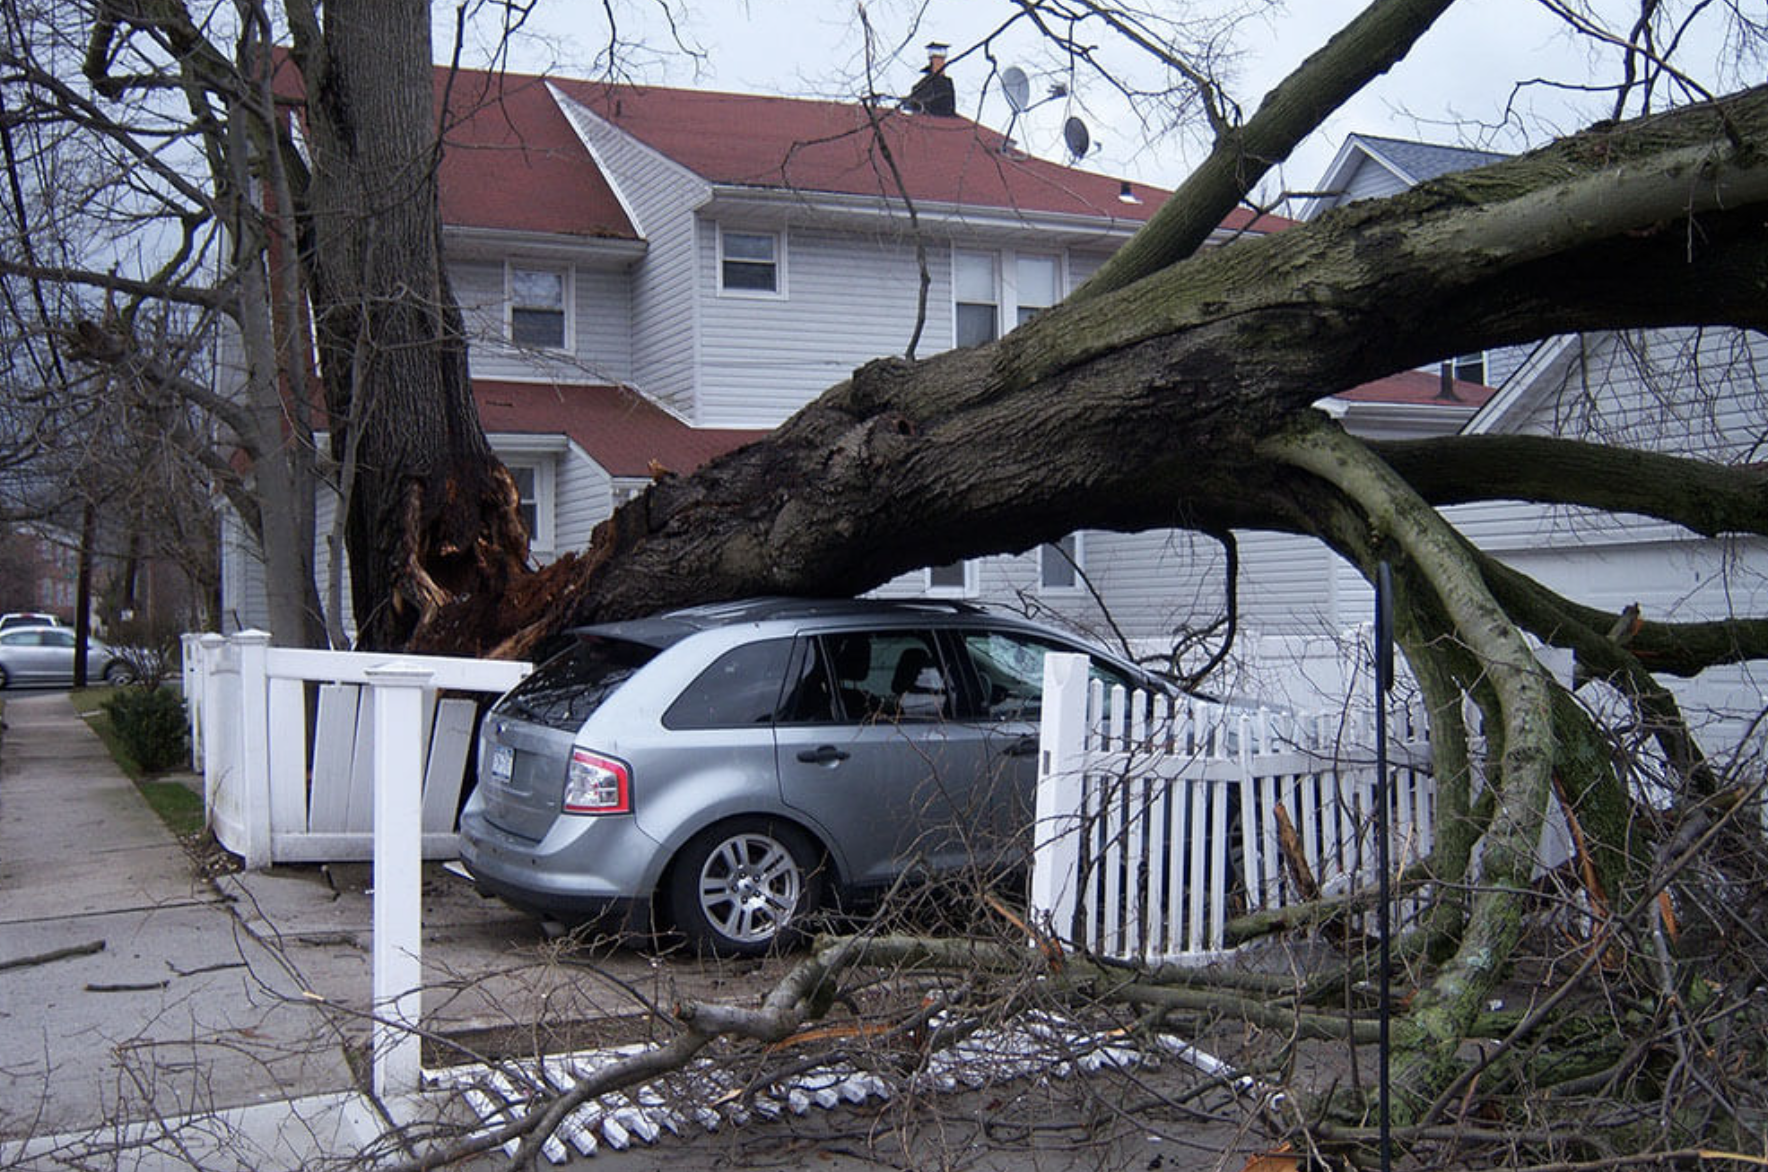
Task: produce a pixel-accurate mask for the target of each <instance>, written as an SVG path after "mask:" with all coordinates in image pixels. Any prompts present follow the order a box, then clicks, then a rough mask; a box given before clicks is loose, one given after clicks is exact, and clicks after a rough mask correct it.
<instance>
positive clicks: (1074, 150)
mask: <svg viewBox="0 0 1768 1172" xmlns="http://www.w3.org/2000/svg"><path fill="white" fill-rule="evenodd" d="M1062 141H1063V142H1066V143H1067V144H1068V153H1069V154H1070V155H1073V156H1074V157H1075V158H1076V159H1081V158H1085V157H1086V153H1087V148H1088V147H1090V146H1092V145H1093V136H1092V135H1090V134H1088V133H1087V124H1086V123H1085V122H1082V121H1081V120H1080V119H1079V118H1070V119H1069V120H1068V121H1066V122H1064V123H1063V124H1062Z"/></svg>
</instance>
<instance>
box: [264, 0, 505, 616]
mask: <svg viewBox="0 0 1768 1172" xmlns="http://www.w3.org/2000/svg"><path fill="white" fill-rule="evenodd" d="M289 9H290V17H291V27H292V29H293V32H294V39H295V51H294V56H295V60H296V61H297V62H298V64H299V66H300V68H301V72H302V77H303V80H304V82H305V91H306V97H307V101H306V119H307V120H306V126H307V131H308V142H309V145H310V149H311V151H312V158H313V164H312V169H311V179H310V182H309V184H308V186H307V188H306V190H305V191H304V192H302V193H298V195H297V199H298V200H299V203H300V212H301V216H302V219H303V223H304V227H305V237H306V239H308V240H309V241H311V248H310V251H308V252H307V253H306V254H305V271H306V275H307V277H308V280H309V285H310V289H311V292H312V299H313V307H314V320H315V331H316V334H317V338H318V347H319V356H320V364H319V365H320V376H321V381H322V383H323V386H324V392H325V406H326V415H327V421H328V424H329V428H330V441H331V447H332V453H333V456H334V458H335V459H337V460H338V462H339V464H340V465H341V466H344V467H346V468H347V469H348V474H349V475H350V477H351V479H350V482H349V483H348V484H346V485H345V486H344V499H345V501H346V502H347V508H348V518H347V521H346V532H347V536H348V546H349V549H350V553H351V560H350V582H351V589H352V597H353V600H354V605H355V610H356V623H357V639H358V642H359V643H360V644H361V645H364V646H368V647H396V646H400V645H402V644H403V643H404V642H405V641H406V638H407V637H408V635H409V634H410V632H411V630H412V628H413V627H414V626H415V625H416V624H417V622H418V621H419V619H420V618H421V617H423V615H425V614H426V613H428V612H429V611H430V610H432V609H433V608H435V607H436V606H438V605H440V604H441V603H442V602H443V601H445V600H446V599H447V598H450V597H454V596H459V595H473V594H485V593H492V594H495V593H496V592H497V591H498V590H500V589H501V588H502V586H503V584H504V582H505V581H507V579H508V577H509V576H510V575H511V574H512V573H513V572H516V571H518V570H519V569H520V568H521V566H522V564H523V563H524V562H525V561H526V558H527V541H526V536H525V534H524V533H523V532H522V529H521V525H520V521H519V520H518V513H517V500H516V496H515V489H514V485H513V483H512V482H511V481H510V480H509V477H508V475H507V474H506V473H505V472H504V471H503V469H502V466H501V465H500V464H499V463H498V462H497V460H496V459H495V457H494V456H493V455H492V453H491V449H490V445H489V444H488V443H487V441H486V439H485V435H484V432H483V431H482V430H481V428H480V425H479V416H478V409H477V407H476V405H475V404H474V401H473V396H472V385H471V381H470V379H469V377H468V371H467V355H466V342H465V337H464V327H463V324H462V320H461V315H460V310H459V308H458V307H457V306H456V304H455V302H454V297H453V294H452V292H451V291H450V289H449V286H448V280H447V277H446V274H445V272H444V270H443V268H442V263H441V215H440V205H439V199H438V190H437V171H436V166H437V162H438V159H439V154H438V145H437V115H436V112H435V106H434V103H435V98H434V92H433V88H432V83H431V77H432V67H431V65H430V38H429V27H430V26H429V20H430V8H429V5H428V4H427V3H425V2H424V0H342V2H341V3H333V2H329V0H328V3H327V4H326V5H325V8H324V13H323V27H321V22H320V17H319V14H318V13H316V12H315V11H314V9H313V8H312V7H309V6H308V5H307V4H305V3H292V4H290V5H289ZM346 454H348V456H349V459H347V460H346V459H345V456H346Z"/></svg>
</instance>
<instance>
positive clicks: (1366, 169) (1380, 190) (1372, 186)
mask: <svg viewBox="0 0 1768 1172" xmlns="http://www.w3.org/2000/svg"><path fill="white" fill-rule="evenodd" d="M1361 158H1362V161H1361V162H1360V163H1359V164H1358V165H1357V167H1356V169H1355V170H1353V171H1352V172H1351V174H1350V177H1349V178H1348V179H1346V180H1345V182H1344V186H1343V188H1342V190H1341V192H1340V193H1339V194H1338V196H1337V198H1336V199H1335V200H1333V202H1332V205H1331V206H1335V207H1336V206H1338V205H1341V204H1347V203H1350V202H1351V201H1353V200H1359V199H1381V198H1384V197H1386V196H1390V195H1398V194H1399V193H1400V192H1402V191H1405V190H1406V189H1407V187H1409V186H1410V184H1408V183H1407V182H1406V181H1405V180H1404V179H1402V178H1400V176H1398V175H1396V174H1394V173H1393V172H1392V171H1391V170H1389V169H1388V168H1387V167H1385V166H1384V165H1382V164H1381V163H1378V162H1376V161H1375V160H1374V159H1371V158H1370V157H1369V156H1367V155H1363V156H1361ZM1315 214H1318V212H1316V213H1315Z"/></svg>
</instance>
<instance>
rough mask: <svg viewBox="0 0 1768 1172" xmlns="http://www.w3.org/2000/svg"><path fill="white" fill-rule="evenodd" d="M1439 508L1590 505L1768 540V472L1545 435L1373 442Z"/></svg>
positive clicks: (1702, 530) (1695, 528) (1714, 533)
mask: <svg viewBox="0 0 1768 1172" xmlns="http://www.w3.org/2000/svg"><path fill="white" fill-rule="evenodd" d="M1371 446H1372V447H1373V448H1374V449H1375V451H1376V454H1378V455H1379V456H1381V458H1382V459H1383V460H1385V461H1386V462H1387V463H1388V464H1389V465H1390V466H1391V467H1392V468H1393V469H1394V471H1396V472H1398V473H1399V474H1400V475H1401V476H1403V477H1405V478H1406V482H1407V483H1408V484H1410V485H1411V486H1412V487H1413V489H1414V490H1416V491H1417V492H1418V494H1419V495H1420V496H1422V497H1423V498H1424V499H1425V500H1427V501H1429V502H1431V503H1432V504H1434V505H1453V504H1464V503H1467V502H1470V501H1487V500H1497V499H1503V500H1518V501H1533V502H1536V503H1538V504H1561V505H1585V506H1588V507H1590V508H1596V509H1604V510H1607V511H1609V512H1617V513H1636V514H1639V515H1641V516H1646V517H1656V518H1658V519H1659V520H1663V521H1672V522H1674V523H1676V524H1678V525H1681V526H1683V527H1685V528H1687V529H1690V530H1693V531H1694V532H1695V533H1699V534H1701V535H1702V536H1705V537H1716V536H1718V535H1720V534H1723V533H1756V534H1768V465H1763V464H1743V465H1731V464H1714V463H1713V462H1711V461H1709V460H1697V459H1691V458H1689V457H1686V456H1672V455H1664V454H1661V453H1656V452H1641V451H1635V450H1632V449H1628V448H1615V447H1607V446H1604V445H1601V444H1594V443H1586V442H1582V441H1579V440H1568V439H1554V438H1551V437H1548V436H1537V435H1473V436H1451V437H1448V438H1445V439H1430V440H1407V441H1394V442H1387V443H1376V444H1372V445H1371Z"/></svg>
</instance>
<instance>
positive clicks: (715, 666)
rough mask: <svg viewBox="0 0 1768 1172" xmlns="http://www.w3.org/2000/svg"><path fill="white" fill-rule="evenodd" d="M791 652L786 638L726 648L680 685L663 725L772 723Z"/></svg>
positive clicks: (689, 727) (697, 726)
mask: <svg viewBox="0 0 1768 1172" xmlns="http://www.w3.org/2000/svg"><path fill="white" fill-rule="evenodd" d="M791 656H792V640H790V639H763V640H761V641H759V642H756V643H745V644H743V646H741V647H733V648H731V649H730V650H729V651H726V652H725V653H724V654H723V655H721V656H719V657H718V658H717V659H715V660H713V661H712V663H711V664H710V665H709V666H708V667H707V668H706V670H705V671H703V672H701V673H700V674H699V675H698V676H697V677H695V679H694V682H693V683H691V684H689V685H688V686H687V687H686V688H683V689H682V693H681V695H680V696H678V697H676V699H675V703H673V704H671V705H670V706H669V710H668V711H667V712H665V713H664V714H663V726H664V727H665V728H674V729H693V728H740V727H743V726H750V727H753V726H755V725H768V724H772V723H773V720H774V714H775V712H776V710H778V709H779V707H780V685H781V683H782V682H783V681H784V680H785V678H786V662H787V660H789V659H790V658H791Z"/></svg>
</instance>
